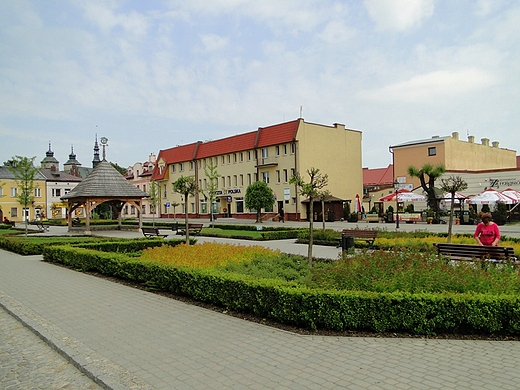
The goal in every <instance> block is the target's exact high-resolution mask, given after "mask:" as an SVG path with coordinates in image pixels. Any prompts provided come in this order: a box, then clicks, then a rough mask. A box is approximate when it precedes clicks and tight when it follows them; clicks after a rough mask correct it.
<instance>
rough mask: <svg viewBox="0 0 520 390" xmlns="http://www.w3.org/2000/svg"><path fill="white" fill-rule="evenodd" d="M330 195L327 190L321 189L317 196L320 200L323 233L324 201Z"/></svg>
mask: <svg viewBox="0 0 520 390" xmlns="http://www.w3.org/2000/svg"><path fill="white" fill-rule="evenodd" d="M331 196H332V194H331V193H330V191H329V190H323V191H320V192H319V195H318V197H319V198H320V201H321V213H322V216H323V217H322V218H321V220H322V223H323V227H322V228H323V233H325V202H326V201H327V200H328V199H329V198H330V197H331Z"/></svg>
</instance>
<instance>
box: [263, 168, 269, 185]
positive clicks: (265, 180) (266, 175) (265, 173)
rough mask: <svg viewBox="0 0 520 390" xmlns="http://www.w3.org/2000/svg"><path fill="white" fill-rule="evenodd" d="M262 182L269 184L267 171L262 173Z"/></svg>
mask: <svg viewBox="0 0 520 390" xmlns="http://www.w3.org/2000/svg"><path fill="white" fill-rule="evenodd" d="M262 180H263V181H264V182H265V183H267V184H269V172H267V171H266V172H262Z"/></svg>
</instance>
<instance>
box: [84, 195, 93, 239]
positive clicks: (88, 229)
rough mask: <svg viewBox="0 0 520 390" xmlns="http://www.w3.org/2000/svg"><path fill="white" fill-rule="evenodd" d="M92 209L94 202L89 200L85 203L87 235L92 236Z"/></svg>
mask: <svg viewBox="0 0 520 390" xmlns="http://www.w3.org/2000/svg"><path fill="white" fill-rule="evenodd" d="M91 209H92V201H91V200H90V198H87V201H86V202H85V214H86V215H85V234H92V232H91V231H90V210H91Z"/></svg>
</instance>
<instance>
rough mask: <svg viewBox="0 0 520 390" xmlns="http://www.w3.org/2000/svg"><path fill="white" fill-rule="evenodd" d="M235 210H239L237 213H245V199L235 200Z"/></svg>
mask: <svg viewBox="0 0 520 390" xmlns="http://www.w3.org/2000/svg"><path fill="white" fill-rule="evenodd" d="M235 208H236V210H237V213H243V212H244V198H242V197H238V198H236V199H235Z"/></svg>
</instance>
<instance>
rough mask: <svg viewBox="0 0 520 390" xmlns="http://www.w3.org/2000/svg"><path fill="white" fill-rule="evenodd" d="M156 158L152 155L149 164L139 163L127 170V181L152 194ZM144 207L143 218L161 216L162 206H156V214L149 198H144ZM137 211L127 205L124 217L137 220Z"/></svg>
mask: <svg viewBox="0 0 520 390" xmlns="http://www.w3.org/2000/svg"><path fill="white" fill-rule="evenodd" d="M155 159H156V157H155V155H154V154H153V153H152V154H150V156H149V157H148V162H146V163H144V164H143V163H141V162H137V163H135V164H134V165H132V166H129V167H128V168H127V175H126V177H127V180H128V182H129V183H131V184H132V185H134V186H136V187H137V188H139V189H140V190H141V191H143V192H146V193H148V194H149V193H150V187H151V183H152V175H151V173H152V172H153V169H154V168H155V162H156V160H155ZM142 206H143V208H144V210H145V212H144V213H142V217H143V218H152V217H154V216H155V217H158V216H160V205H157V206H156V210H155V213H153V212H152V210H153V209H152V207H151V202H150V200H149V199H148V198H144V199H143V201H142ZM138 215H139V214H138V213H137V210H135V209H132V206H131V205H128V204H126V205H125V206H124V207H123V217H125V218H137V217H138Z"/></svg>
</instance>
